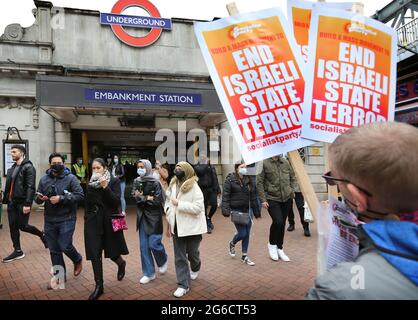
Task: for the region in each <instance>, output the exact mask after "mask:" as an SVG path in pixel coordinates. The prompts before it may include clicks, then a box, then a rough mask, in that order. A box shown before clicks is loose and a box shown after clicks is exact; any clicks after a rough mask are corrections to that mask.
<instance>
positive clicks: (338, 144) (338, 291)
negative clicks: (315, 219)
mask: <svg viewBox="0 0 418 320" xmlns="http://www.w3.org/2000/svg"><path fill="white" fill-rule="evenodd" d="M389 146H390V152H388V148H389ZM417 146H418V129H417V128H414V127H413V126H411V125H408V124H404V123H397V122H393V123H390V122H389V123H387V122H377V123H371V124H367V125H363V126H360V127H356V128H351V129H350V130H348V131H347V132H346V133H344V134H342V135H340V136H338V137H337V139H336V140H335V141H334V142H333V143H332V144H331V146H330V148H329V160H330V169H331V171H329V172H327V173H326V174H325V175H324V176H323V177H324V178H325V180H326V181H327V183H328V184H329V185H338V187H339V188H340V191H341V194H342V197H343V201H344V202H345V203H346V204H347V205H348V207H350V208H351V210H352V211H353V213H354V214H355V215H357V217H358V220H360V221H362V222H365V223H364V224H360V225H359V226H358V227H357V229H355V231H356V233H357V234H358V238H359V253H358V255H357V257H356V258H355V259H354V261H349V262H343V263H339V264H337V265H335V266H334V267H332V268H331V269H330V270H329V271H328V272H326V273H325V274H323V275H322V276H320V277H318V278H317V279H316V281H315V287H314V288H311V289H309V291H308V292H307V295H306V298H307V299H311V300H316V299H344V300H346V299H356V300H357V299H359V300H363V299H373V300H375V299H379V300H390V299H411V300H416V299H418V289H417V288H418V287H417V286H418V273H417V270H418V225H417V224H415V223H413V222H407V221H400V218H401V217H402V216H403V215H405V214H408V213H413V212H415V211H416V210H417V208H418V148H417Z"/></svg>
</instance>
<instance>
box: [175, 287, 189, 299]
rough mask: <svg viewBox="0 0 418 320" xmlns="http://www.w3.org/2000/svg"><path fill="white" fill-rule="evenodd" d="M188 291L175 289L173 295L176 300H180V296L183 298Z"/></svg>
mask: <svg viewBox="0 0 418 320" xmlns="http://www.w3.org/2000/svg"><path fill="white" fill-rule="evenodd" d="M189 290H190V289H184V288H177V290H176V291H174V293H173V295H174V296H175V297H176V298H181V297H182V296H184V295H185V294H186V293H187V292H189Z"/></svg>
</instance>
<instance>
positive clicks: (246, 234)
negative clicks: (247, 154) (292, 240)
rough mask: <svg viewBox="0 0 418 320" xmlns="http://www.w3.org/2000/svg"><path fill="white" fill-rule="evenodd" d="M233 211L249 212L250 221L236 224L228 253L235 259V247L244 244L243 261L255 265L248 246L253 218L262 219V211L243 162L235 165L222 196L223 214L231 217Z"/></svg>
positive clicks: (253, 185)
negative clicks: (249, 254)
mask: <svg viewBox="0 0 418 320" xmlns="http://www.w3.org/2000/svg"><path fill="white" fill-rule="evenodd" d="M231 211H239V212H249V214H250V221H249V222H248V224H245V225H243V224H237V223H234V225H235V228H236V229H237V233H236V234H235V236H234V237H233V239H232V241H230V242H229V246H228V251H229V255H230V256H231V257H235V245H236V244H237V243H238V242H239V241H241V242H242V258H241V261H242V262H243V263H245V264H247V265H249V266H254V265H255V263H254V262H253V261H251V260H250V258H249V257H248V255H247V253H248V245H249V242H250V232H251V226H252V223H253V216H254V217H255V218H260V216H261V215H260V211H259V209H258V207H257V205H256V193H255V184H254V183H253V181H252V179H251V177H250V176H248V175H247V166H246V164H245V163H244V162H243V161H240V162H238V163H236V164H235V172H232V173H230V174H229V175H228V176H227V177H226V179H225V183H224V189H223V194H222V214H223V216H225V217H229V216H230V215H231Z"/></svg>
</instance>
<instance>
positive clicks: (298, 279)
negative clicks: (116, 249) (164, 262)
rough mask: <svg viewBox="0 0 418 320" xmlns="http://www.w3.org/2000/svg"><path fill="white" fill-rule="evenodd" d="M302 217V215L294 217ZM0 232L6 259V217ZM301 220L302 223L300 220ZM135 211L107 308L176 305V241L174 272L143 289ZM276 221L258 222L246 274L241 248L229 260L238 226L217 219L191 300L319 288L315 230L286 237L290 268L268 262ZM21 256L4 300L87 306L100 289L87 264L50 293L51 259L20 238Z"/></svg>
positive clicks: (5, 280)
mask: <svg viewBox="0 0 418 320" xmlns="http://www.w3.org/2000/svg"><path fill="white" fill-rule="evenodd" d="M295 212H297V211H295ZM3 214H5V216H4V218H3V225H4V226H3V229H2V230H0V257H2V258H3V257H5V256H7V255H8V254H9V253H10V252H11V250H12V243H11V240H10V233H9V227H8V221H7V212H3ZM296 218H297V219H298V217H296ZM135 219H136V217H135V213H134V208H129V209H128V224H129V226H130V228H129V230H128V231H126V232H125V237H126V241H127V243H128V247H129V250H130V254H129V255H128V256H127V257H126V259H127V271H126V277H125V279H124V280H123V281H121V282H119V281H117V279H116V271H117V267H116V265H115V264H114V263H113V262H112V261H110V260H108V259H106V260H105V261H104V273H105V275H104V281H105V294H104V295H103V296H102V298H101V299H102V300H124V299H128V300H134V299H140V300H168V299H176V298H174V297H173V295H172V294H173V292H174V290H175V289H176V287H177V285H176V276H175V271H174V257H173V255H174V253H173V245H172V240H171V239H168V238H166V237H164V240H163V242H164V245H165V247H166V250H167V253H168V255H169V267H168V271H167V273H166V274H164V275H158V276H157V279H156V280H154V281H152V282H151V283H149V284H147V285H141V284H140V283H139V279H140V278H141V276H142V273H141V264H140V255H139V240H138V233H137V232H136V230H135V221H136V220H135ZM270 221H271V220H270V217H269V215H268V213H267V212H266V211H263V213H262V218H261V219H259V220H256V222H255V225H254V226H253V229H252V232H251V240H250V247H249V256H250V258H251V259H252V260H253V261H254V262H255V263H256V265H255V266H253V267H251V266H247V265H244V264H243V263H241V261H240V258H239V257H240V253H241V246H240V244H238V245H237V256H236V257H235V258H231V257H230V256H229V255H228V254H227V247H228V242H229V240H230V239H231V238H232V236H233V234H234V230H235V228H234V226H233V224H232V223H231V222H230V220H229V219H227V218H224V217H223V216H222V215H221V213H220V212H219V210H218V212H217V213H216V214H215V217H214V220H213V222H214V225H215V230H214V232H213V233H212V234H210V235H209V234H207V235H204V237H203V241H202V244H201V258H202V269H201V272H200V274H199V277H198V279H197V280H195V281H193V286H192V288H191V291H190V292H189V293H188V294H187V295H186V296H184V297H183V298H182V299H185V300H210V299H221V300H231V299H237V300H241V299H242V300H254V299H267V300H278V299H286V300H287V299H303V297H304V295H305V292H306V291H307V289H308V288H309V287H311V286H312V285H313V282H314V278H315V275H316V244H317V234H316V226H315V224H313V225H312V226H311V232H312V237H310V238H306V237H304V235H303V229H302V226H301V225H300V223H298V221H297V225H296V230H295V231H293V232H286V236H285V246H284V250H285V252H286V254H287V255H288V256H289V257H290V258H291V262H282V261H279V262H275V261H272V260H271V259H270V258H269V257H268V253H267V242H268V233H269V227H270ZM30 223H31V224H33V225H35V226H37V227H39V228H41V229H42V227H43V212H42V211H35V212H33V213H32V214H31V218H30ZM21 242H22V249H23V250H24V252H25V254H26V257H25V258H24V259H22V260H19V261H14V262H11V263H7V264H4V263H0V300H23V299H25V300H26V299H30V300H35V299H36V300H74V299H76V300H85V299H86V298H87V297H88V296H89V294H90V292H91V291H92V290H93V288H94V280H93V272H92V268H91V264H90V262H89V261H85V262H84V269H83V272H82V274H81V275H80V276H79V277H77V278H75V277H74V276H73V275H72V263H71V261H69V260H68V259H67V258H65V259H66V264H67V268H68V269H69V271H70V272H69V274H68V275H67V277H68V281H67V283H66V289H64V290H51V291H48V290H46V286H47V284H48V283H49V280H50V275H49V269H50V256H49V251H48V250H47V249H44V247H43V245H42V243H41V241H40V240H38V239H37V238H36V237H34V236H32V235H30V234H26V233H22V234H21ZM74 244H75V246H76V248H77V249H78V250H79V251H80V252H81V253H82V255H83V256H85V252H84V241H83V212H82V211H81V210H80V211H79V212H78V220H77V228H76V232H75V236H74Z"/></svg>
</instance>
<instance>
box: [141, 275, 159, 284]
mask: <svg viewBox="0 0 418 320" xmlns="http://www.w3.org/2000/svg"><path fill="white" fill-rule="evenodd" d="M154 279H155V274H154V275H153V276H152V277H147V276H143V277H142V278H141V280H139V282H140V283H141V284H147V283H150V282H151V281H152V280H154Z"/></svg>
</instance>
